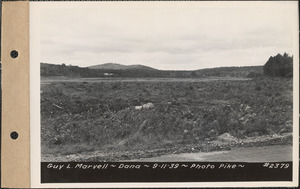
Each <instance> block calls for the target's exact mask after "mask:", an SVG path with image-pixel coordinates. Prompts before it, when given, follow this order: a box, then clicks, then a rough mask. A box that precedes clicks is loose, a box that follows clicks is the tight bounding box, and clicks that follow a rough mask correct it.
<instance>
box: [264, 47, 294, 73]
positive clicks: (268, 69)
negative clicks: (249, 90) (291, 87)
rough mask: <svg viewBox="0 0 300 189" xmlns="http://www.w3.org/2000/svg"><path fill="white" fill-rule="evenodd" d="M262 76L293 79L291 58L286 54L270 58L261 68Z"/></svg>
mask: <svg viewBox="0 0 300 189" xmlns="http://www.w3.org/2000/svg"><path fill="white" fill-rule="evenodd" d="M263 70H264V75H266V76H271V77H293V57H292V56H289V55H288V54H287V53H284V54H283V55H281V54H277V55H276V56H274V57H273V56H271V57H270V58H269V60H268V61H267V62H266V64H265V65H264V67H263Z"/></svg>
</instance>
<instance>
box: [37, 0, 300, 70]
mask: <svg viewBox="0 0 300 189" xmlns="http://www.w3.org/2000/svg"><path fill="white" fill-rule="evenodd" d="M200 3H201V2H200ZM281 3H282V5H281V4H279V2H276V4H275V3H273V4H272V5H274V6H273V8H272V9H271V8H270V6H261V7H259V6H241V4H239V6H238V7H235V6H229V7H225V6H224V7H222V6H221V7H220V6H216V7H214V6H211V7H208V8H207V7H204V8H201V6H200V8H199V7H188V6H187V7H176V6H175V7H172V8H168V9H166V8H153V7H140V8H134V7H130V6H129V8H128V7H127V8H124V7H123V8H120V7H118V6H116V7H115V8H114V7H110V8H101V6H98V7H97V6H96V7H93V8H91V7H90V8H84V7H80V8H70V9H61V8H56V9H55V8H52V9H49V10H48V9H45V10H44V11H43V12H42V13H41V16H40V19H41V22H40V23H41V25H40V36H41V61H44V62H52V63H62V62H65V63H68V64H73V65H79V66H89V65H94V64H102V63H106V62H117V63H122V64H144V65H148V66H152V67H155V68H159V69H199V68H206V67H218V66H243V65H262V64H264V63H265V61H266V60H267V58H268V57H269V56H271V55H275V54H277V53H283V52H285V51H287V52H292V51H293V48H292V47H293V44H294V43H295V42H294V40H293V32H294V30H295V29H294V28H295V24H296V23H297V22H296V19H297V17H296V16H295V14H294V12H293V11H292V10H294V9H292V8H291V7H293V6H286V5H290V4H285V2H281ZM275 5H276V6H275ZM292 5H294V4H292ZM154 7H155V6H154Z"/></svg>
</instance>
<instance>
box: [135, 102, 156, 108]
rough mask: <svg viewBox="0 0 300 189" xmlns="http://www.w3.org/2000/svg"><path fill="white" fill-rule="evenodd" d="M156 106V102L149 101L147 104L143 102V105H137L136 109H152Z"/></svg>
mask: <svg viewBox="0 0 300 189" xmlns="http://www.w3.org/2000/svg"><path fill="white" fill-rule="evenodd" d="M152 108H154V104H153V103H151V102H149V103H147V104H143V105H142V106H135V107H134V109H136V110H141V109H152Z"/></svg>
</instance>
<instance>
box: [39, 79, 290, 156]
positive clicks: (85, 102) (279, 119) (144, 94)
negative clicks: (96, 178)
mask: <svg viewBox="0 0 300 189" xmlns="http://www.w3.org/2000/svg"><path fill="white" fill-rule="evenodd" d="M292 102H293V99H292V80H291V79H283V78H276V79H273V78H271V79H270V78H257V79H253V80H249V79H232V78H214V79H201V80H199V79H166V78H164V79H158V78H156V79H142V78H140V79H95V78H92V79H80V78H75V79H71V78H63V79H62V78H41V140H42V160H47V159H49V158H48V157H50V159H51V157H54V156H56V157H64V158H58V159H59V160H62V161H69V160H74V159H75V160H76V156H78V157H79V158H77V159H80V160H81V161H119V160H126V159H128V160H130V159H139V158H143V157H147V158H148V157H155V156H160V155H166V154H172V153H185V152H203V151H205V152H211V151H224V150H225V151H227V150H229V149H231V148H232V147H241V146H243V145H244V143H246V142H245V141H246V140H248V139H249V138H253V140H255V138H259V137H265V138H268V137H269V138H270V140H265V141H264V142H263V143H260V144H259V145H258V144H256V143H255V146H269V145H278V144H280V145H290V144H291V137H289V138H285V139H284V140H282V136H283V135H285V134H288V133H291V132H292ZM147 104H148V105H147ZM149 104H150V105H149ZM146 105H147V106H146ZM277 139H278V140H277ZM214 141H218V142H217V143H214ZM208 143H209V144H210V145H209V147H207V144H208ZM248 144H251V141H250V142H248ZM193 149H194V150H193ZM195 149H196V150H195ZM270 149H271V147H270ZM95 152H97V154H96V155H94V156H93V154H95ZM100 152H101V153H102V155H101V153H100ZM84 154H92V155H91V156H84ZM99 154H100V155H99ZM103 154H104V155H103ZM145 154H146V155H145ZM68 157H73V158H68ZM80 157H82V158H80ZM287 157H289V156H287ZM262 158H263V157H262ZM52 159H53V158H52ZM54 159H55V158H54ZM258 159H259V158H258ZM279 159H280V158H279Z"/></svg>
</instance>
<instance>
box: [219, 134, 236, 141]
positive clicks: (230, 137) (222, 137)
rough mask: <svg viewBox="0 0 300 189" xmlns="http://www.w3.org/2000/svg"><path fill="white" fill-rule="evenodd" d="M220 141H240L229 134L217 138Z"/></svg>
mask: <svg viewBox="0 0 300 189" xmlns="http://www.w3.org/2000/svg"><path fill="white" fill-rule="evenodd" d="M217 139H218V140H220V141H222V142H238V140H237V139H236V138H235V137H234V136H232V135H231V134H229V133H224V134H222V135H220V136H218V137H217Z"/></svg>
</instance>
